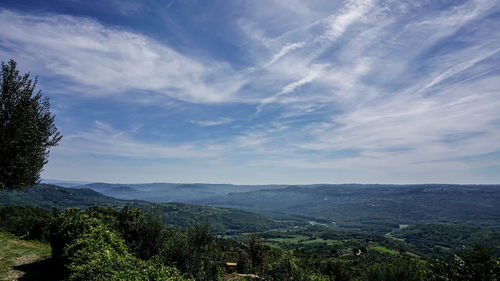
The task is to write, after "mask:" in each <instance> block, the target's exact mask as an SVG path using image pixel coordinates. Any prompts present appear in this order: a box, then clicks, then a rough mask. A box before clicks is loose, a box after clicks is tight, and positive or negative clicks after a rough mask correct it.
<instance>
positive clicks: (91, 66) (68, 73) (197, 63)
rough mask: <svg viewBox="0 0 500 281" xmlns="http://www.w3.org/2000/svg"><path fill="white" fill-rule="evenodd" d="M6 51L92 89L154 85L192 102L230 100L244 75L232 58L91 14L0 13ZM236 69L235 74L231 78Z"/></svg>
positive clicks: (91, 92)
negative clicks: (193, 52) (184, 48)
mask: <svg viewBox="0 0 500 281" xmlns="http://www.w3.org/2000/svg"><path fill="white" fill-rule="evenodd" d="M0 24H1V25H2V27H3V28H2V29H1V31H0V38H1V41H0V43H1V46H2V47H3V49H2V52H1V53H0V54H2V57H8V56H15V57H17V58H20V59H21V60H22V61H23V62H25V63H26V64H28V65H32V66H34V68H35V69H38V70H39V71H43V72H44V73H46V74H48V75H50V74H52V75H56V76H57V77H60V78H66V79H69V80H71V81H72V82H73V83H77V85H80V86H82V87H85V88H87V91H82V92H83V94H89V95H110V94H115V95H118V94H121V93H125V92H127V91H129V90H140V91H154V92H158V93H162V94H164V95H166V96H170V97H173V98H177V99H180V100H185V101H190V102H202V103H213V102H225V101H230V100H232V99H233V98H234V92H235V91H236V90H237V89H238V88H239V86H240V85H241V81H240V80H239V79H238V78H237V76H238V74H237V73H235V72H234V71H233V70H232V69H231V67H230V66H229V65H228V64H225V63H220V62H216V61H211V60H210V59H207V60H203V59H195V58H191V57H189V56H186V55H183V54H180V53H179V52H177V51H175V50H174V49H173V48H171V47H169V46H166V45H164V44H161V43H159V42H157V41H155V40H153V39H151V38H148V37H147V36H143V35H141V34H138V33H134V32H131V31H127V30H124V29H119V28H113V27H106V26H103V25H102V24H101V23H99V22H97V21H96V20H94V19H91V18H82V17H74V16H65V15H24V14H20V13H17V12H12V11H5V10H4V11H2V12H1V13H0ZM228 75H231V77H232V78H233V79H231V80H229V79H225V77H227V76H228Z"/></svg>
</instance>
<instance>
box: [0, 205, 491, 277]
mask: <svg viewBox="0 0 500 281" xmlns="http://www.w3.org/2000/svg"><path fill="white" fill-rule="evenodd" d="M0 218H1V220H0V231H2V232H10V233H14V234H16V235H17V236H20V237H22V238H23V239H29V240H38V241H40V242H42V243H43V242H45V243H48V244H49V245H50V246H51V249H52V266H53V267H54V270H53V271H54V272H55V273H57V277H56V279H55V280H63V279H66V280H192V279H194V280H245V278H246V280H248V279H251V278H253V279H259V280H337V281H338V280H366V281H375V280H387V281H390V280H399V281H405V280H436V281H437V280H498V279H499V276H500V265H499V263H500V260H499V258H498V257H496V256H495V255H494V253H493V251H492V250H489V249H485V248H483V247H481V246H474V247H471V248H467V249H466V250H465V251H459V252H457V253H456V254H453V255H448V256H443V257H442V258H440V259H434V258H426V254H425V253H421V252H418V251H417V250H418V249H416V248H411V246H409V245H408V244H405V242H404V241H400V240H396V239H388V238H383V237H380V236H374V235H370V234H362V233H357V234H356V233H355V232H329V231H328V230H325V229H324V228H321V227H320V226H315V227H310V228H309V229H302V230H295V231H274V232H273V231H272V232H266V233H262V234H261V238H258V237H257V236H255V235H246V236H238V237H234V238H235V239H223V238H222V237H220V236H214V235H213V234H212V232H211V230H210V227H209V225H208V223H207V222H205V221H193V222H191V223H190V224H189V225H188V226H187V227H169V226H167V225H165V223H164V217H163V216H162V215H161V213H160V212H159V211H158V210H157V209H149V210H146V211H143V210H141V209H137V208H129V207H124V208H122V209H120V210H116V209H113V208H107V207H90V208H87V209H86V210H84V211H82V210H79V209H67V210H66V211H65V212H64V213H61V212H58V211H52V212H51V211H47V210H44V209H40V208H34V207H13V206H11V207H7V206H4V207H1V208H0ZM2 237H7V236H5V235H3V236H2ZM377 239H378V240H377ZM36 245H43V244H40V243H38V244H36ZM44 247H45V249H48V248H47V246H44ZM405 247H406V248H405ZM412 251H413V252H412ZM3 252H4V251H2V253H3ZM2 260H6V259H2ZM226 262H235V263H237V266H236V268H234V269H232V270H231V269H227V268H226ZM3 266H4V268H6V267H7V266H8V265H6V264H3ZM231 271H233V272H232V273H230V272H231ZM89 278H90V279H89Z"/></svg>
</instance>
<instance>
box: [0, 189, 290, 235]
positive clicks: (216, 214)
mask: <svg viewBox="0 0 500 281" xmlns="http://www.w3.org/2000/svg"><path fill="white" fill-rule="evenodd" d="M112 188H116V187H112ZM0 205H18V206H34V207H41V208H45V209H53V208H57V209H60V210H64V209H66V208H71V207H78V208H81V209H85V208H88V207H90V206H94V205H99V206H106V207H113V208H122V207H124V206H130V207H137V208H142V209H148V208H157V209H158V211H159V212H161V213H162V214H163V215H164V217H165V220H166V223H167V224H169V225H172V226H177V225H186V224H188V223H189V222H190V221H191V220H193V219H199V220H207V221H208V222H209V223H210V225H211V226H212V229H213V230H214V231H215V232H216V233H219V234H230V233H241V232H254V231H263V230H266V229H270V228H275V227H283V226H285V225H284V224H283V223H280V222H276V221H274V220H271V219H269V218H267V217H266V216H263V215H259V214H254V213H250V212H247V211H242V210H236V209H230V208H218V207H211V206H197V205H190V204H182V203H163V204H152V203H149V202H145V201H139V200H122V199H116V198H112V197H109V196H105V195H103V194H100V193H98V192H96V191H93V190H90V189H85V188H81V189H74V188H65V187H60V186H55V185H48V184H41V185H37V186H35V187H33V188H31V189H28V190H26V191H8V190H5V191H3V192H2V194H1V196H0Z"/></svg>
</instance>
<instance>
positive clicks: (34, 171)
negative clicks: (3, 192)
mask: <svg viewBox="0 0 500 281" xmlns="http://www.w3.org/2000/svg"><path fill="white" fill-rule="evenodd" d="M16 66H17V65H16V62H15V61H14V60H10V61H9V62H8V63H3V62H2V70H1V73H0V144H1V145H0V189H3V188H10V189H24V188H29V187H31V186H33V185H35V184H36V183H38V182H39V179H40V172H41V171H42V168H43V166H44V165H45V164H46V163H47V159H48V155H49V152H50V150H49V149H50V147H53V146H56V145H57V143H58V142H59V140H60V139H61V137H62V136H61V135H60V133H59V132H58V130H57V128H56V126H55V125H54V115H53V114H51V112H50V104H49V100H48V98H46V97H43V96H42V93H41V91H40V90H39V91H35V88H36V85H37V78H36V77H35V80H34V81H33V80H32V79H30V74H29V73H26V74H24V75H20V74H19V70H17V68H16Z"/></svg>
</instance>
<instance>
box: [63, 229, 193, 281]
mask: <svg viewBox="0 0 500 281" xmlns="http://www.w3.org/2000/svg"><path fill="white" fill-rule="evenodd" d="M66 253H67V254H68V257H69V259H70V261H71V263H70V264H69V266H68V268H69V270H70V275H69V280H73V281H80V280H82V281H83V280H89V281H93V280H96V281H97V280H111V281H114V280H116V281H118V280H172V281H176V280H179V281H180V280H186V279H184V278H182V277H181V275H180V273H179V272H178V271H177V270H176V269H173V268H168V267H165V266H163V265H160V264H157V263H154V262H152V261H151V262H147V261H143V260H140V259H138V258H135V257H134V256H132V255H131V254H130V253H129V252H127V247H126V245H125V241H124V240H123V239H121V238H120V237H119V236H118V235H117V234H116V233H114V232H112V231H109V230H108V229H106V228H105V227H95V228H92V229H91V230H90V231H89V232H87V233H85V234H84V235H82V236H81V237H80V238H78V239H77V240H76V241H75V243H74V244H72V245H69V246H68V247H67V249H66Z"/></svg>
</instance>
